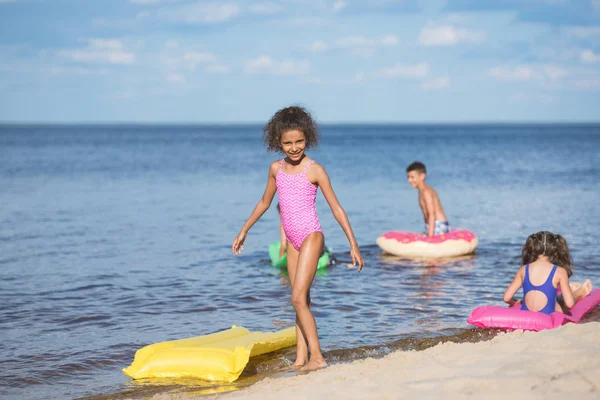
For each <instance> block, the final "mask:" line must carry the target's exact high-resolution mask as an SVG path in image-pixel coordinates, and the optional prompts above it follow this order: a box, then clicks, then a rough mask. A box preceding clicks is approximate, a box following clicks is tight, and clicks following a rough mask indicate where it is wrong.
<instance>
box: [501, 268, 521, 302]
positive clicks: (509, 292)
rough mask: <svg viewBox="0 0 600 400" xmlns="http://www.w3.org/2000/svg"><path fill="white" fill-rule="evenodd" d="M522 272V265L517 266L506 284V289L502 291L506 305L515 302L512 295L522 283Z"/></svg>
mask: <svg viewBox="0 0 600 400" xmlns="http://www.w3.org/2000/svg"><path fill="white" fill-rule="evenodd" d="M523 272H524V267H521V268H519V270H518V271H517V273H516V274H515V278H514V279H513V281H512V283H511V284H510V285H508V289H506V292H504V302H505V303H507V304H508V305H511V306H512V305H513V304H515V303H517V301H515V299H513V297H514V296H515V294H517V291H518V290H519V289H520V288H521V286H522V285H523Z"/></svg>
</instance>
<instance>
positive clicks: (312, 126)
mask: <svg viewBox="0 0 600 400" xmlns="http://www.w3.org/2000/svg"><path fill="white" fill-rule="evenodd" d="M291 130H299V131H302V132H303V133H304V137H305V140H306V148H307V149H310V148H312V147H316V146H317V144H318V142H319V138H320V134H319V128H318V127H317V124H316V123H315V121H314V120H313V119H312V116H311V115H310V113H309V112H308V111H307V110H306V109H304V108H303V107H298V106H291V107H286V108H282V109H281V110H279V111H277V112H276V113H275V115H273V116H272V117H271V119H270V120H269V122H267V124H266V125H265V126H264V127H263V134H262V136H263V140H264V141H265V145H266V146H267V150H268V151H280V150H281V135H283V134H284V133H285V132H288V131H291Z"/></svg>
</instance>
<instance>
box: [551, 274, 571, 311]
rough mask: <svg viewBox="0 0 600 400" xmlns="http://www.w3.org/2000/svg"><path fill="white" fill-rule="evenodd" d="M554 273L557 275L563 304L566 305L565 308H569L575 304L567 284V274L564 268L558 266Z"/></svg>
mask: <svg viewBox="0 0 600 400" xmlns="http://www.w3.org/2000/svg"><path fill="white" fill-rule="evenodd" d="M556 275H558V285H559V287H560V291H561V292H562V297H563V300H564V302H565V306H567V308H571V307H573V306H574V305H575V296H574V295H573V292H572V291H571V286H569V275H568V274H567V271H566V270H565V269H564V268H560V267H558V268H557V270H556Z"/></svg>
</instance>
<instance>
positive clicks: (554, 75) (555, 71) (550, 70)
mask: <svg viewBox="0 0 600 400" xmlns="http://www.w3.org/2000/svg"><path fill="white" fill-rule="evenodd" d="M542 70H543V72H544V74H545V75H546V77H548V78H550V80H552V81H556V80H559V79H562V78H564V77H566V76H568V75H569V71H567V70H566V69H564V68H563V67H559V66H556V65H545V66H544V67H543V68H542Z"/></svg>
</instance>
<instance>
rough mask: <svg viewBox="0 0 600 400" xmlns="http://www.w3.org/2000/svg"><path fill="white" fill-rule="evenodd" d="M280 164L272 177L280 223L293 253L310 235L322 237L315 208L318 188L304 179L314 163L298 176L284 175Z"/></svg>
mask: <svg viewBox="0 0 600 400" xmlns="http://www.w3.org/2000/svg"><path fill="white" fill-rule="evenodd" d="M283 162H284V161H283V160H281V161H280V163H279V164H280V167H279V172H277V175H276V176H275V182H276V184H277V193H278V195H279V208H280V210H281V223H282V224H283V230H284V231H285V236H286V237H287V239H288V240H289V241H290V243H291V244H292V246H294V248H295V249H296V250H300V246H302V243H303V242H304V239H306V237H307V236H308V235H310V234H311V233H313V232H321V233H323V229H321V224H320V223H319V217H317V207H316V204H315V201H316V199H317V186H315V185H313V184H312V183H311V182H310V181H309V180H308V178H307V177H306V171H307V170H308V167H310V166H311V165H312V163H314V162H315V160H311V161H310V162H309V163H308V165H307V166H306V168H304V171H302V172H301V173H299V174H286V173H285V172H283Z"/></svg>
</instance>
